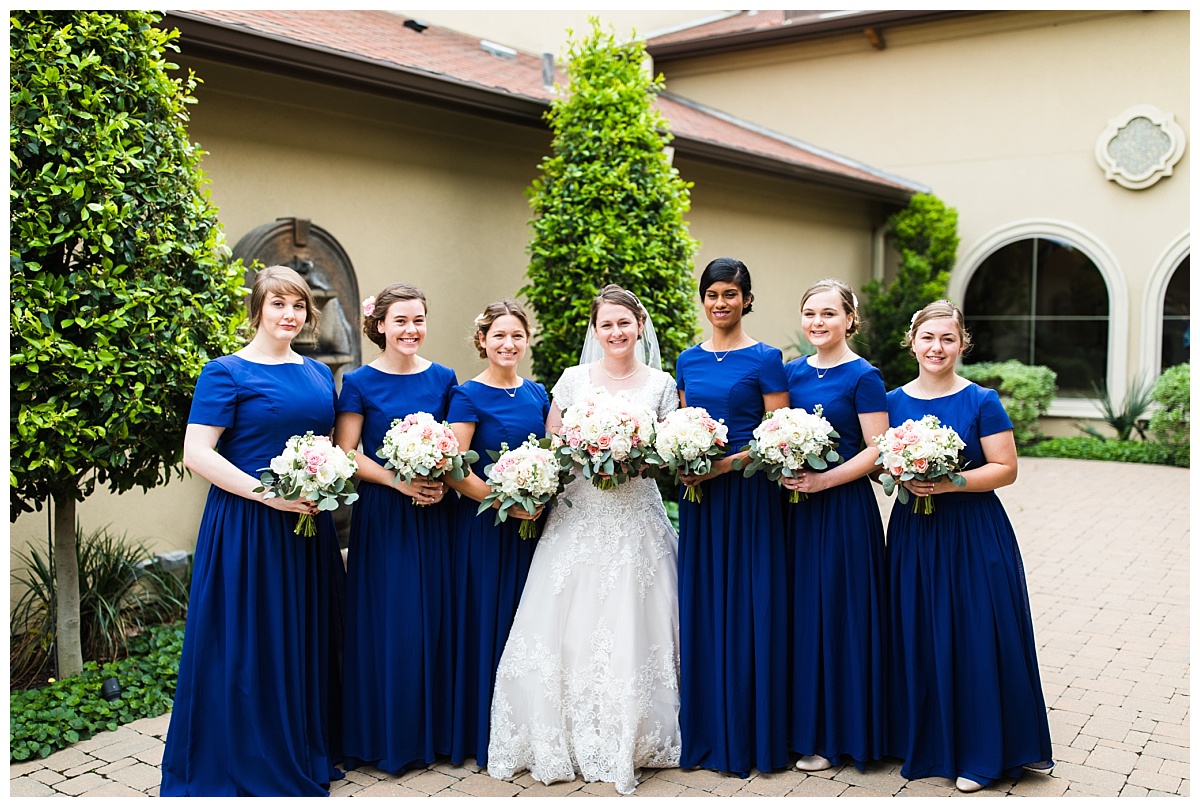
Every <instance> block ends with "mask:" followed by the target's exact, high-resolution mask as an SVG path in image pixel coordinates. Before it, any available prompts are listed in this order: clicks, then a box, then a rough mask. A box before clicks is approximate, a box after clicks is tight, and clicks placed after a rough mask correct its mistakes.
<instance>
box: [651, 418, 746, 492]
mask: <svg viewBox="0 0 1200 807" xmlns="http://www.w3.org/2000/svg"><path fill="white" fill-rule="evenodd" d="M728 445H729V427H728V426H726V425H725V421H723V420H716V419H714V418H711V417H709V414H708V410H706V409H704V408H703V407H700V406H685V407H683V408H682V409H676V410H675V411H674V412H672V413H671V414H669V415H667V416H666V418H664V419H663V421H662V422H661V423H659V424H658V428H657V429H656V430H655V433H654V455H653V456H652V457H651V461H652V462H654V463H655V464H656V465H660V466H662V467H664V468H667V469H669V470H670V471H672V472H673V473H674V474H675V475H676V477H678V476H679V475H680V474H696V475H701V474H706V473H708V472H709V471H711V470H712V461H713V460H714V459H715V458H718V457H721V456H723V455H724V454H725V449H726V448H727V447H728ZM703 496H704V493H703V492H702V491H701V490H700V488H699V486H697V487H689V488H687V489H686V490H685V491H684V493H683V498H685V499H687V500H688V501H689V502H699V501H700V500H701V499H702V498H703Z"/></svg>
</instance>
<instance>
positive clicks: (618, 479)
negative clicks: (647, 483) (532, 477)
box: [551, 389, 657, 490]
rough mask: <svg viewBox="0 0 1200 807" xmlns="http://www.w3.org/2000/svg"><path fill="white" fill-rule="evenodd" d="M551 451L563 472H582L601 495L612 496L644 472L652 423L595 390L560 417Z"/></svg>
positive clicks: (644, 413) (645, 413) (647, 415)
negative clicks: (559, 428) (559, 429)
mask: <svg viewBox="0 0 1200 807" xmlns="http://www.w3.org/2000/svg"><path fill="white" fill-rule="evenodd" d="M562 422H563V429H562V434H561V435H555V436H554V437H553V438H552V442H551V448H552V449H553V450H554V451H555V453H556V454H557V455H558V458H559V461H560V462H561V463H562V465H563V467H564V468H570V469H572V470H573V469H575V468H579V469H581V470H580V472H581V473H582V474H583V478H584V479H590V480H592V484H593V485H595V486H596V487H598V488H600V490H612V489H613V488H615V487H616V486H617V485H619V484H621V483H622V482H626V481H628V480H629V478H630V477H631V476H638V475H640V474H641V473H642V472H643V471H644V470H645V469H646V468H647V467H648V466H649V457H650V453H651V451H652V449H653V445H654V427H655V424H656V422H657V417H656V416H655V413H654V412H651V411H650V410H649V409H646V408H645V407H641V406H638V405H637V404H634V403H631V402H629V401H627V400H625V399H624V398H621V397H620V396H617V395H613V394H612V393H610V392H608V391H606V390H604V389H598V390H596V391H595V392H593V393H592V394H590V395H587V396H585V397H584V398H583V399H582V400H581V401H579V402H578V403H575V404H572V405H571V406H568V407H567V410H566V411H565V412H563V413H562Z"/></svg>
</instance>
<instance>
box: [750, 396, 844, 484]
mask: <svg viewBox="0 0 1200 807" xmlns="http://www.w3.org/2000/svg"><path fill="white" fill-rule="evenodd" d="M823 411H824V408H823V407H822V406H821V405H820V404H817V405H816V406H814V407H813V411H812V412H811V413H809V412H807V411H806V410H804V409H789V408H787V407H784V408H782V409H776V410H775V411H774V412H768V413H767V415H766V417H764V418H763V422H762V423H760V424H758V427H757V428H756V429H755V430H754V439H752V440H751V441H750V446H749V449H750V457H749V460H748V461H747V462H743V461H742V460H740V459H739V460H734V462H733V465H734V467H735V468H739V467H741V466H742V465H745V470H744V471H743V472H742V473H743V475H745V476H750V475H751V474H753V473H754V472H755V471H758V470H760V469H761V470H763V471H765V472H766V474H767V478H768V479H770V480H771V481H772V482H778V481H779V480H780V479H781V478H783V477H795V476H797V475H798V473H799V471H800V470H801V469H802V468H804V467H806V466H807V467H809V468H812V469H814V470H817V471H823V470H825V469H826V468H828V467H829V463H831V462H837V461H838V460H839V459H841V458H840V457H839V456H838V453H837V451H836V450H834V445H835V443H834V440H833V438H835V437H840V435H839V434H838V433H837V432H836V431H834V429H833V424H831V423H830V422H829V421H828V420H826V419H825V418H824V416H823V415H822V414H821V413H822V412H823ZM807 498H808V494H807V493H802V492H800V491H798V490H793V491H792V492H791V496H789V497H788V501H789V502H792V503H793V504H795V503H796V502H799V501H801V500H803V499H807Z"/></svg>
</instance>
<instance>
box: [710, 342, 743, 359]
mask: <svg viewBox="0 0 1200 807" xmlns="http://www.w3.org/2000/svg"><path fill="white" fill-rule="evenodd" d="M742 339H745V337H744V336H743V337H741V338H740V339H738V340H737V341H736V342H734V343H733V347H731V348H729V350H726V351H725V352H724V353H721V354H718V353H717V350H716V345H713V352H712V353H713V356H715V357H716V359H717V362H718V363H719V362H723V361H725V357H726V356H728V355H729V354H730V353H732V352H733V351H735V350H737V348H738V345H740V344H741V343H742Z"/></svg>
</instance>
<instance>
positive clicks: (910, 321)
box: [908, 309, 922, 328]
mask: <svg viewBox="0 0 1200 807" xmlns="http://www.w3.org/2000/svg"><path fill="white" fill-rule="evenodd" d="M921 310H922V309H919V310H917V311H914V312H913V315H912V319H910V320H909V321H908V327H910V328H911V327H912V326H913V323H914V322H916V321H917V317H919V316H921Z"/></svg>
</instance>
